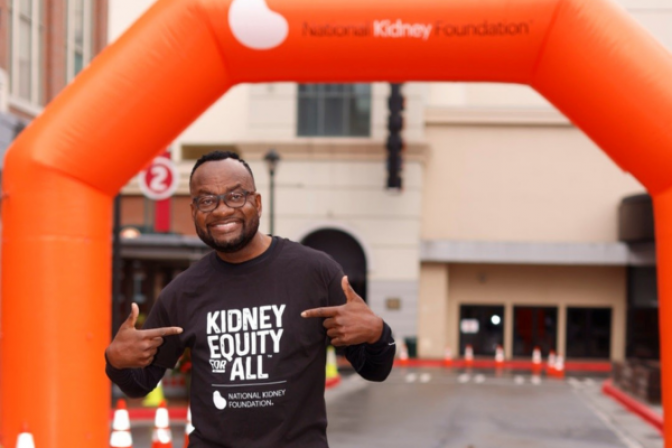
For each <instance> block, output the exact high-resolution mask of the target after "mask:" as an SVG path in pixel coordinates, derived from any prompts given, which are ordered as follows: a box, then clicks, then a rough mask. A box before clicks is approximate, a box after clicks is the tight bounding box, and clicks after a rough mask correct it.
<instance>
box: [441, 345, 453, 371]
mask: <svg viewBox="0 0 672 448" xmlns="http://www.w3.org/2000/svg"><path fill="white" fill-rule="evenodd" d="M443 365H444V367H451V366H452V365H453V351H452V350H451V349H450V347H446V350H445V351H444V352H443Z"/></svg>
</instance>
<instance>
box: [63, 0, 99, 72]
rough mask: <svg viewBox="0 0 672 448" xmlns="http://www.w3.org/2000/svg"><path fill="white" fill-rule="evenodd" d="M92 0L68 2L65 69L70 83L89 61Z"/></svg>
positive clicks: (71, 0) (70, 0) (69, 0)
mask: <svg viewBox="0 0 672 448" xmlns="http://www.w3.org/2000/svg"><path fill="white" fill-rule="evenodd" d="M92 9H93V7H92V0H68V27H67V30H68V35H67V40H66V53H67V60H66V69H67V77H68V81H71V80H72V79H73V78H74V77H75V76H77V74H78V73H79V72H80V71H82V69H83V68H84V66H85V65H86V64H88V63H89V61H91V44H92V39H93V38H92V25H93V23H92V22H93V15H92Z"/></svg>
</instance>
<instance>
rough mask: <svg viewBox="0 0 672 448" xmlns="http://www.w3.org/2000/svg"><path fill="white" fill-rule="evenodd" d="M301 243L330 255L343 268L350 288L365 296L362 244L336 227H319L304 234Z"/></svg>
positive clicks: (364, 262) (364, 297) (364, 260)
mask: <svg viewBox="0 0 672 448" xmlns="http://www.w3.org/2000/svg"><path fill="white" fill-rule="evenodd" d="M301 243H302V244H303V245H305V246H308V247H312V248H313V249H317V250H320V251H322V252H325V253H327V254H329V255H330V256H331V258H333V259H334V260H336V262H337V263H338V264H340V265H341V267H342V268H343V272H344V273H345V275H347V276H348V280H349V281H350V285H351V286H352V289H354V290H355V292H356V293H357V294H359V296H360V297H361V298H362V299H364V301H365V302H366V301H367V298H366V270H367V268H366V255H364V250H363V249H362V246H360V244H359V243H358V242H357V240H356V239H354V238H353V237H352V236H350V235H349V234H347V233H345V232H343V231H341V230H337V229H321V230H317V231H315V232H313V233H311V234H309V235H308V236H306V237H305V238H304V239H303V241H301Z"/></svg>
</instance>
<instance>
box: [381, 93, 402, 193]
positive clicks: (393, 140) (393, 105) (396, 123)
mask: <svg viewBox="0 0 672 448" xmlns="http://www.w3.org/2000/svg"><path fill="white" fill-rule="evenodd" d="M387 105H388V108H389V110H390V115H389V117H388V119H387V130H388V131H389V136H388V137H387V144H386V145H385V146H386V148H387V188H396V189H401V187H402V179H401V167H402V161H403V160H402V150H403V149H404V141H403V139H402V138H401V130H402V129H403V127H404V117H403V115H402V114H401V113H402V112H403V110H404V97H403V96H402V95H401V84H390V97H389V98H388V100H387Z"/></svg>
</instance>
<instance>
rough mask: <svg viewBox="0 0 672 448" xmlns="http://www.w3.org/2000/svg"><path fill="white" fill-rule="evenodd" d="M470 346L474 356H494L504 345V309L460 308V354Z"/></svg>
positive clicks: (474, 306)
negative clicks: (500, 346)
mask: <svg viewBox="0 0 672 448" xmlns="http://www.w3.org/2000/svg"><path fill="white" fill-rule="evenodd" d="M467 344H470V345H471V347H472V348H473V349H474V356H494V355H495V351H496V350H497V346H498V345H504V307H503V306H482V305H462V306H461V307H460V354H464V348H465V347H466V345H467Z"/></svg>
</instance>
